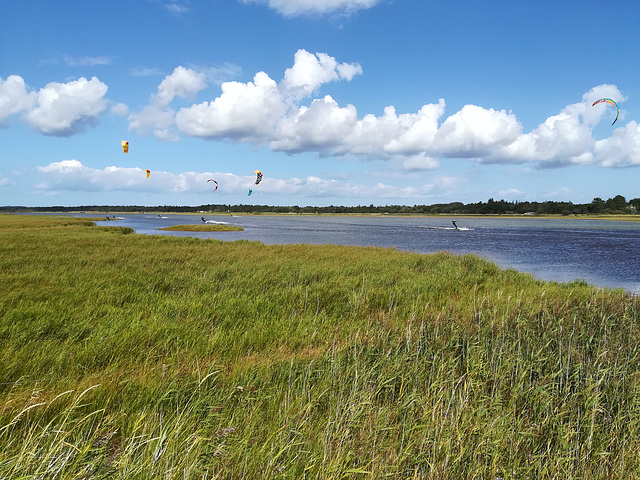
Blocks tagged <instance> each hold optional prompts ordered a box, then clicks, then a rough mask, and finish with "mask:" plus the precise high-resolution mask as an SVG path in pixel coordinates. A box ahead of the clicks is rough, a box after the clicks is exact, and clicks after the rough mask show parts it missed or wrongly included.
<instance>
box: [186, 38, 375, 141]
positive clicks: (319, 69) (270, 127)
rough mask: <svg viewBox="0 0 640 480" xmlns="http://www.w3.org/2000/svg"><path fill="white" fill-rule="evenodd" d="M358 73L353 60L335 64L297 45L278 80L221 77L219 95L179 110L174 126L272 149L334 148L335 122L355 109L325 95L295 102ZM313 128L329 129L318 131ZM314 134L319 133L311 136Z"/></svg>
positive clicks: (337, 127) (261, 76) (260, 74)
mask: <svg viewBox="0 0 640 480" xmlns="http://www.w3.org/2000/svg"><path fill="white" fill-rule="evenodd" d="M361 72H362V68H361V67H360V65H358V64H347V63H341V64H339V63H338V62H337V61H336V59H335V58H333V57H330V56H329V55H327V54H324V53H318V54H315V55H314V54H312V53H309V52H307V51H305V50H298V52H296V54H295V56H294V65H293V67H291V68H289V69H287V70H286V71H285V74H284V79H283V80H282V82H281V83H280V84H278V83H276V82H275V80H273V79H271V77H269V75H267V74H266V73H265V72H258V73H257V74H256V75H255V76H254V78H253V82H247V83H241V82H224V83H223V84H222V85H221V90H222V94H221V95H220V96H219V97H218V98H216V99H214V100H212V101H210V102H204V103H201V104H199V105H193V106H191V107H189V108H183V109H181V110H180V111H179V112H178V114H177V115H176V125H177V126H178V129H179V130H180V131H181V132H182V133H184V134H186V135H190V136H195V137H201V138H207V139H219V138H232V139H235V140H248V141H253V142H256V143H261V144H266V143H268V142H274V143H273V145H272V146H273V148H274V149H280V150H290V151H302V150H304V149H305V145H306V146H307V147H309V148H310V147H313V146H326V147H327V148H329V147H333V146H335V144H336V139H339V138H340V137H341V136H343V132H345V131H346V130H344V128H343V127H344V125H343V124H341V123H336V122H339V121H344V120H345V119H344V117H345V116H349V115H350V116H351V117H353V119H355V109H353V108H349V107H347V109H346V110H351V112H350V113H347V114H346V115H344V114H341V113H340V112H338V111H337V110H336V108H335V107H337V104H335V102H333V100H331V99H330V97H326V98H325V99H324V100H317V101H314V102H312V104H311V106H310V107H298V105H297V102H298V101H300V100H301V99H303V98H305V97H308V96H309V95H311V94H312V93H313V92H315V91H316V90H318V89H319V88H320V87H321V86H322V85H323V84H325V83H328V82H332V81H337V80H347V81H348V80H351V79H352V78H353V77H354V76H355V75H356V74H359V73H361ZM344 111H345V110H344V109H343V110H342V113H344ZM291 112H294V113H293V114H291ZM318 128H323V129H328V130H327V131H322V132H319V131H318ZM318 136H320V137H322V138H315V137H318Z"/></svg>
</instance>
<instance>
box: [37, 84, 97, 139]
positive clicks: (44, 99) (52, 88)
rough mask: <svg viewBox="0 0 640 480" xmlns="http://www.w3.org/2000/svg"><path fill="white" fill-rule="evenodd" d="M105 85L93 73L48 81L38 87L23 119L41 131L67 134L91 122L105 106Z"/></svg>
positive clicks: (50, 133) (56, 134)
mask: <svg viewBox="0 0 640 480" xmlns="http://www.w3.org/2000/svg"><path fill="white" fill-rule="evenodd" d="M106 93H107V86H106V85H105V84H104V83H102V82H101V81H100V80H98V79H97V78H96V77H93V78H92V79H91V80H87V79H86V78H84V77H83V78H80V79H78V80H74V81H71V82H68V83H55V82H52V83H49V84H47V85H46V86H45V87H44V88H42V89H40V90H39V91H38V92H37V94H36V95H35V98H34V103H33V106H32V107H31V108H29V110H28V111H27V113H26V116H25V118H26V121H27V123H29V125H31V126H32V127H33V128H35V129H36V130H39V131H40V132H42V133H43V134H45V135H52V136H60V137H67V136H71V135H74V134H76V133H80V132H83V131H84V130H85V129H86V127H87V126H91V125H95V124H96V123H97V122H98V119H99V118H100V116H101V115H102V114H103V113H104V112H105V110H106V108H107V101H106V100H105V98H104V96H105V95H106Z"/></svg>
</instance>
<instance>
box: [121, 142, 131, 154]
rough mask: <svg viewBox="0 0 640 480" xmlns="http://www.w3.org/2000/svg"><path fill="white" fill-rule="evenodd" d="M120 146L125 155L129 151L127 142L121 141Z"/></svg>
mask: <svg viewBox="0 0 640 480" xmlns="http://www.w3.org/2000/svg"><path fill="white" fill-rule="evenodd" d="M120 145H122V150H123V151H124V153H127V152H128V151H129V142H127V141H126V140H122V141H121V142H120Z"/></svg>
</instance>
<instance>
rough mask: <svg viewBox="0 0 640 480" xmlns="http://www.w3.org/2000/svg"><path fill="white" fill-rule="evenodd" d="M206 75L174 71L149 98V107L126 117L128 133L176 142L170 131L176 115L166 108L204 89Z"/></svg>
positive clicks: (177, 69)
mask: <svg viewBox="0 0 640 480" xmlns="http://www.w3.org/2000/svg"><path fill="white" fill-rule="evenodd" d="M206 86H207V83H206V81H205V74H204V73H202V72H197V71H195V70H192V69H189V68H184V67H182V66H179V67H176V68H175V69H174V70H173V72H172V73H171V74H170V75H167V76H166V77H165V78H164V80H162V82H161V83H160V85H158V90H157V92H156V93H155V94H154V95H151V99H150V102H149V104H148V105H147V106H146V107H145V108H144V109H142V110H141V111H139V112H132V113H131V114H130V115H129V131H131V132H137V133H140V134H147V133H150V132H153V134H154V135H155V136H156V137H158V138H159V139H161V140H166V141H177V140H178V136H177V134H176V133H175V132H174V130H173V128H172V127H173V124H174V116H175V112H174V111H173V110H172V109H171V108H169V104H170V103H171V102H172V101H173V99H174V98H176V97H178V98H190V97H192V96H194V95H195V94H196V93H198V92H199V91H200V90H203V89H204V88H206Z"/></svg>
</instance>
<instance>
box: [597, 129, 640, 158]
mask: <svg viewBox="0 0 640 480" xmlns="http://www.w3.org/2000/svg"><path fill="white" fill-rule="evenodd" d="M593 150H594V155H595V157H594V160H595V162H596V163H598V164H600V165H602V166H604V167H630V166H634V165H640V125H639V124H638V123H636V122H629V123H628V124H627V125H626V126H625V127H623V128H618V129H616V130H615V131H614V132H613V135H611V137H609V138H606V139H604V140H599V141H597V142H596V143H595V146H594V149H593Z"/></svg>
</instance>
